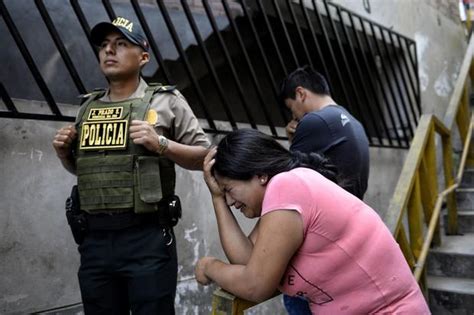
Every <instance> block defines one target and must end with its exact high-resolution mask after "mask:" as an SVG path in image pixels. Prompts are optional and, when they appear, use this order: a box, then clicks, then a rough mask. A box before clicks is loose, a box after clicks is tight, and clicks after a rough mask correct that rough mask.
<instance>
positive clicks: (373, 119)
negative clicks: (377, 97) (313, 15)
mask: <svg viewBox="0 0 474 315" xmlns="http://www.w3.org/2000/svg"><path fill="white" fill-rule="evenodd" d="M336 10H337V14H338V16H339V20H340V21H341V27H342V31H343V34H344V37H345V38H346V41H347V43H348V45H349V47H350V51H351V54H352V58H353V59H354V64H355V66H356V71H355V73H356V75H357V76H358V77H359V80H360V82H361V84H362V91H363V94H364V97H365V100H366V101H367V103H369V102H370V97H369V95H368V93H367V87H366V85H365V80H364V77H363V75H362V70H361V67H360V65H359V61H358V59H357V55H356V53H355V50H354V45H353V44H352V41H351V39H350V37H349V33H348V32H347V28H346V24H345V23H344V21H343V17H342V11H341V10H340V9H339V7H336ZM341 48H342V47H341ZM347 67H348V72H349V73H351V69H350V68H349V64H347ZM351 78H352V75H351ZM354 89H355V90H357V88H356V87H355V84H354ZM356 95H358V93H356ZM360 104H362V103H360ZM366 112H368V113H369V117H370V119H369V120H370V122H371V124H372V127H373V128H374V131H375V135H376V136H377V139H378V140H379V143H380V144H381V145H383V141H382V137H381V135H380V132H379V130H378V126H377V124H376V123H375V118H374V115H373V112H372V111H371V110H368V111H365V113H366ZM363 116H365V115H363ZM371 142H372V141H371Z"/></svg>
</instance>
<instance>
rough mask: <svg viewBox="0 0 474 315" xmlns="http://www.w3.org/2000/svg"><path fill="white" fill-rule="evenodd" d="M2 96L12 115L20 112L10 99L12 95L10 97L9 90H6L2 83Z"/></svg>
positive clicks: (0, 85)
mask: <svg viewBox="0 0 474 315" xmlns="http://www.w3.org/2000/svg"><path fill="white" fill-rule="evenodd" d="M0 95H1V96H2V101H3V103H4V104H5V106H6V107H7V109H8V110H9V111H10V112H12V113H18V110H17V109H16V107H15V104H14V103H13V101H12V99H11V98H10V95H8V92H7V89H5V86H4V85H3V83H2V82H0Z"/></svg>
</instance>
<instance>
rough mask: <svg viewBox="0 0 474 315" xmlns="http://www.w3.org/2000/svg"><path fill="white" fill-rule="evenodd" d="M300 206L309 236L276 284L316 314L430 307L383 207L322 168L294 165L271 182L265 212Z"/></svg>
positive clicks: (425, 311) (415, 311)
mask: <svg viewBox="0 0 474 315" xmlns="http://www.w3.org/2000/svg"><path fill="white" fill-rule="evenodd" d="M281 209H292V210H296V211H298V212H299V213H300V214H301V217H302V219H303V227H304V240H303V244H302V245H301V247H300V248H299V249H298V251H297V252H296V253H295V255H294V256H293V258H292V259H291V261H290V263H289V265H288V268H287V270H286V272H285V275H284V277H283V278H282V281H281V283H280V287H279V289H280V290H281V291H282V292H284V293H285V294H288V295H291V296H303V297H305V298H306V299H307V300H308V302H309V305H310V308H311V311H312V313H313V314H374V313H386V314H387V313H388V314H429V313H430V311H429V309H428V306H427V304H426V301H425V299H424V297H423V295H422V294H421V291H420V288H419V286H418V284H417V283H416V281H415V278H414V277H413V275H412V273H411V271H410V268H409V267H408V264H407V262H406V261H405V258H404V256H403V254H402V252H401V250H400V248H399V246H398V244H397V243H396V242H395V240H394V238H393V237H392V235H391V233H390V231H389V230H388V229H387V228H386V226H385V224H384V223H383V221H382V220H381V219H380V217H379V216H378V214H377V213H376V212H375V211H374V210H373V209H371V208H370V207H369V206H368V205H366V204H365V203H363V202H362V201H361V200H359V199H358V198H356V197H354V196H353V195H351V194H350V193H348V192H346V191H345V190H343V189H342V188H340V187H339V186H337V185H336V184H334V183H333V182H331V181H329V180H327V179H326V178H324V177H323V176H322V175H320V174H319V173H317V172H315V171H313V170H310V169H307V168H297V169H293V170H291V171H289V172H285V173H281V174H278V175H276V176H274V177H273V178H272V179H271V180H270V182H269V183H268V186H267V190H266V193H265V197H264V200H263V209H262V216H263V215H265V214H266V213H268V212H271V211H275V210H281Z"/></svg>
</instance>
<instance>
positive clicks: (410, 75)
mask: <svg viewBox="0 0 474 315" xmlns="http://www.w3.org/2000/svg"><path fill="white" fill-rule="evenodd" d="M392 35H393V34H392ZM392 35H391V36H392ZM395 38H396V39H397V43H398V46H399V47H400V50H401V51H402V54H401V55H402V61H403V65H404V68H405V71H406V73H407V76H408V81H409V82H410V87H411V91H412V93H413V96H414V97H415V108H416V109H417V110H418V100H419V97H418V92H419V91H418V90H417V89H416V87H415V82H413V75H412V73H415V72H416V69H412V70H411V71H410V68H409V67H408V63H407V60H406V58H407V56H406V55H407V53H408V54H409V53H410V52H406V51H405V50H404V49H403V46H402V41H401V40H400V37H399V36H396V35H395ZM419 115H421V113H420V112H418V113H417V115H415V118H416V120H415V125H417V124H418V116H419Z"/></svg>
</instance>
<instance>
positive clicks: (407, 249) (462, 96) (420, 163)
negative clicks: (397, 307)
mask: <svg viewBox="0 0 474 315" xmlns="http://www.w3.org/2000/svg"><path fill="white" fill-rule="evenodd" d="M473 52H474V40H473V39H472V38H471V40H470V42H469V45H468V47H467V50H466V53H465V57H464V59H463V63H462V66H461V69H460V74H459V76H458V79H457V81H456V85H455V88H454V91H453V94H452V96H451V99H450V102H449V106H448V109H447V111H446V114H445V118H444V122H445V123H443V122H441V121H440V120H439V119H438V118H437V117H436V116H434V115H422V116H421V119H420V122H419V125H418V128H417V130H416V133H415V136H414V138H413V142H412V144H411V147H410V150H409V152H408V155H407V157H406V160H405V164H404V166H403V169H402V173H401V175H400V178H399V181H398V183H397V186H396V188H395V192H394V195H393V198H392V200H391V202H390V205H389V208H388V211H387V213H386V215H385V216H384V217H383V219H384V222H385V223H386V224H387V226H388V228H389V229H390V231H391V232H392V234H393V236H394V237H395V238H396V239H397V240H398V241H399V243H400V247H401V249H402V251H403V253H404V255H405V257H406V259H407V261H408V263H409V265H410V266H411V267H412V269H413V273H414V276H415V278H416V280H417V281H418V282H419V283H420V286H421V287H422V289H424V290H426V288H427V283H426V273H425V263H426V258H427V255H428V251H429V249H430V246H431V245H432V244H435V245H440V243H441V238H440V235H439V231H440V220H439V216H440V212H441V208H442V205H443V201H444V200H446V205H447V210H448V224H447V231H446V232H447V234H451V235H453V234H457V233H458V222H457V205H456V199H455V190H456V189H457V188H458V187H459V185H460V183H461V181H462V175H463V172H464V167H465V165H466V164H468V165H474V148H473V147H472V146H470V143H471V138H472V129H473V124H474V116H473V115H471V113H470V108H469V96H468V95H469V94H468V93H469V92H468V91H469V88H468V84H470V83H471V82H470V81H469V79H470V78H472V76H473V71H472V70H473V65H474V64H473ZM455 127H457V129H458V130H459V135H460V138H461V142H462V143H463V151H462V152H463V153H462V156H461V159H460V162H459V166H458V170H457V172H456V177H454V176H453V171H454V169H453V162H452V154H453V150H452V143H451V142H452V138H453V137H454V134H455ZM435 134H439V135H440V136H441V144H442V155H443V160H442V164H443V173H444V189H443V190H442V191H441V192H439V193H438V192H437V189H438V188H437V178H438V174H437V163H436V142H435ZM421 187H423V190H421ZM405 217H407V225H408V228H409V236H410V237H409V240H408V239H407V236H406V233H405V227H404V219H405ZM423 221H425V222H423ZM424 224H425V225H426V227H423V225H424Z"/></svg>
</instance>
